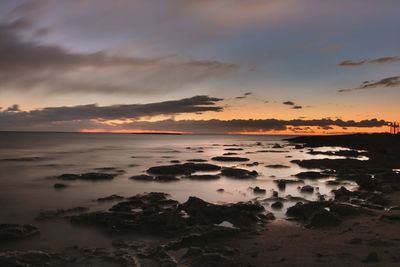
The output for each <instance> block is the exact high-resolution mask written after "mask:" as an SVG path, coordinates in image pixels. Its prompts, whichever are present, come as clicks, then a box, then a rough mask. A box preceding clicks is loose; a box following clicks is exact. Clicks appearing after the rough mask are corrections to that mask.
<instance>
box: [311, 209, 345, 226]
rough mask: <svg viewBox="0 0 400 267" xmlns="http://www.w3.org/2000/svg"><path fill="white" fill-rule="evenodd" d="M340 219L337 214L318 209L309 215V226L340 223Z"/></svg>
mask: <svg viewBox="0 0 400 267" xmlns="http://www.w3.org/2000/svg"><path fill="white" fill-rule="evenodd" d="M341 221H342V220H341V219H340V217H339V216H338V215H336V214H335V213H333V212H330V211H327V210H325V209H322V210H319V211H317V212H315V213H313V214H312V215H311V217H310V223H309V224H308V226H310V227H327V226H337V225H339V224H340V223H341Z"/></svg>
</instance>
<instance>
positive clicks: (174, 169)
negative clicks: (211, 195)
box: [147, 163, 221, 175]
mask: <svg viewBox="0 0 400 267" xmlns="http://www.w3.org/2000/svg"><path fill="white" fill-rule="evenodd" d="M220 169H221V167H219V166H217V165H213V164H208V163H184V164H175V165H166V166H156V167H151V168H149V169H148V170H147V172H148V173H150V174H156V175H165V174H167V175H190V174H192V173H194V172H196V171H218V170H220Z"/></svg>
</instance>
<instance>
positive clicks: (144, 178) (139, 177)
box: [129, 174, 154, 181]
mask: <svg viewBox="0 0 400 267" xmlns="http://www.w3.org/2000/svg"><path fill="white" fill-rule="evenodd" d="M129 179H132V180H136V181H153V180H154V176H150V175H146V174H141V175H134V176H131V177H130V178H129Z"/></svg>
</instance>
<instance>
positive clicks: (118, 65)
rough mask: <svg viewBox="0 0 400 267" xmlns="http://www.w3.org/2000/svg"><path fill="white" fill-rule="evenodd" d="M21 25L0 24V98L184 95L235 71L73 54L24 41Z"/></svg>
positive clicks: (173, 60)
mask: <svg viewBox="0 0 400 267" xmlns="http://www.w3.org/2000/svg"><path fill="white" fill-rule="evenodd" d="M30 27H31V26H30V23H29V22H28V21H26V20H23V19H20V20H16V21H14V22H11V23H0V58H1V61H0V92H1V91H11V90H12V91H16V90H20V91H28V90H38V91H45V92H51V93H55V92H57V93H125V94H127V93H136V94H157V93H161V92H164V93H165V92H171V91H175V90H179V89H183V88H185V87H186V86H189V85H191V84H197V83H201V82H204V81H206V80H208V79H211V78H218V77H221V76H223V75H226V74H228V73H231V72H233V71H235V70H236V69H238V66H237V65H235V64H226V63H223V62H220V61H217V60H196V59H191V58H180V57H177V56H169V57H158V58H137V57H120V56H113V55H109V54H107V53H105V52H97V53H86V54H85V53H75V52H71V51H67V50H65V49H63V48H62V47H59V46H55V45H45V44H40V43H37V42H34V41H29V40H28V41H27V40H24V39H23V38H22V37H21V35H20V34H19V32H20V31H21V29H26V28H28V29H29V28H30Z"/></svg>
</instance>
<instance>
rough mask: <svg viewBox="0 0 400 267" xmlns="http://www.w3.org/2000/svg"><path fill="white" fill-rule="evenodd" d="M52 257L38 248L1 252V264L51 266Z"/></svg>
mask: <svg viewBox="0 0 400 267" xmlns="http://www.w3.org/2000/svg"><path fill="white" fill-rule="evenodd" d="M50 259H51V256H50V255H49V254H48V253H45V252H42V251H37V250H28V251H4V252H0V266H4V267H41V266H51V265H50Z"/></svg>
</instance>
